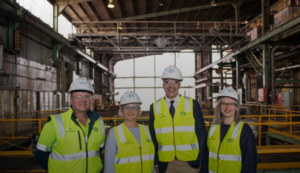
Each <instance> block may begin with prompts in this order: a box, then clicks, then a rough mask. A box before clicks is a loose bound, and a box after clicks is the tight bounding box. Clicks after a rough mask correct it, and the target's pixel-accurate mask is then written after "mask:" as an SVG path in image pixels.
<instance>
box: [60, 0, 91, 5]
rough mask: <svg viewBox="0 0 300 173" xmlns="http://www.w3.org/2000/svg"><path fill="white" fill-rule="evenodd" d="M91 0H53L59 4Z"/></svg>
mask: <svg viewBox="0 0 300 173" xmlns="http://www.w3.org/2000/svg"><path fill="white" fill-rule="evenodd" d="M89 1H93V0H55V3H56V4H57V5H59V6H63V5H71V4H78V3H81V2H89Z"/></svg>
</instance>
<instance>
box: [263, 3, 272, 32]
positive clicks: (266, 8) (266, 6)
mask: <svg viewBox="0 0 300 173" xmlns="http://www.w3.org/2000/svg"><path fill="white" fill-rule="evenodd" d="M261 9H262V28H261V34H262V35H264V33H266V32H268V31H269V28H270V27H269V26H270V3H269V0H261Z"/></svg>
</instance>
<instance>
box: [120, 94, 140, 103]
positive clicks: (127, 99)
mask: <svg viewBox="0 0 300 173" xmlns="http://www.w3.org/2000/svg"><path fill="white" fill-rule="evenodd" d="M128 103H138V104H142V102H141V99H140V97H139V96H138V95H137V94H136V93H135V92H133V91H126V92H125V94H124V95H122V97H121V100H120V105H125V104H128Z"/></svg>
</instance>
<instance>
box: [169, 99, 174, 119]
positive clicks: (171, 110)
mask: <svg viewBox="0 0 300 173" xmlns="http://www.w3.org/2000/svg"><path fill="white" fill-rule="evenodd" d="M174 102H175V101H174V100H172V101H171V106H170V108H169V111H170V114H171V116H172V118H174V114H175V108H174V106H173V104H174Z"/></svg>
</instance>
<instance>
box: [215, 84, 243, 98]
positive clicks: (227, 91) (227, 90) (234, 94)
mask: <svg viewBox="0 0 300 173" xmlns="http://www.w3.org/2000/svg"><path fill="white" fill-rule="evenodd" d="M221 97H231V98H233V99H235V100H236V101H239V95H238V93H237V92H236V91H235V90H234V89H233V88H232V87H228V88H225V89H223V90H222V91H221V92H220V93H219V95H218V100H219V99H220V98H221Z"/></svg>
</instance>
